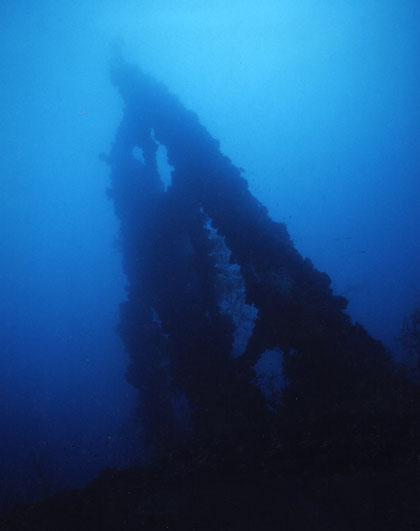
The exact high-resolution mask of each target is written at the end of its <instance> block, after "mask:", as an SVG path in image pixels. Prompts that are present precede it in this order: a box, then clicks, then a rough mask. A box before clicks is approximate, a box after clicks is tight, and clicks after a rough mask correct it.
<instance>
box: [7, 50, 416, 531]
mask: <svg viewBox="0 0 420 531" xmlns="http://www.w3.org/2000/svg"><path fill="white" fill-rule="evenodd" d="M112 81H113V83H114V85H115V86H116V87H117V88H118V90H119V92H120V94H121V96H122V98H123V100H124V104H125V109H124V116H123V119H122V122H121V125H120V126H119V129H118V132H117V136H116V140H115V143H114V145H113V147H112V150H111V153H110V154H109V156H104V159H105V160H106V161H107V163H108V164H109V165H110V169H111V187H110V190H109V196H110V198H112V200H113V201H114V205H115V211H116V214H117V216H118V218H119V219H120V222H121V248H122V256H123V261H124V269H125V273H126V275H127V279H128V286H127V300H126V301H125V302H123V303H122V305H121V319H120V333H121V336H122V338H123V340H124V343H125V346H126V349H127V351H128V352H129V354H130V357H131V364H130V367H129V369H128V373H127V377H128V380H129V381H130V382H131V383H132V384H133V385H135V386H136V387H137V388H138V389H139V391H140V406H139V415H140V420H141V423H142V426H143V444H147V445H149V447H150V448H152V449H153V450H154V452H155V456H156V459H155V461H154V462H153V463H151V464H149V465H148V466H147V467H143V468H132V469H129V470H127V471H122V472H113V471H104V472H103V473H102V474H101V476H100V477H99V478H97V479H96V480H95V481H94V482H92V483H91V484H90V485H88V486H87V487H86V488H85V489H82V490H80V491H76V492H73V493H61V494H58V495H55V496H54V497H52V498H50V499H48V500H47V501H46V502H44V503H43V504H39V505H34V506H29V507H19V508H18V509H16V511H15V512H14V513H12V514H11V515H10V516H9V517H8V518H7V519H6V520H5V521H4V522H3V525H4V528H5V529H9V530H12V529H19V530H23V529H31V530H32V531H33V530H34V529H43V530H46V529H54V530H55V529H101V530H104V529H133V530H134V529H136V530H138V529H147V530H158V529H159V530H160V529H172V530H178V529H179V530H182V531H185V530H198V529H199V530H209V531H216V530H218V531H221V530H223V531H227V530H238V531H239V530H241V531H242V530H244V529H249V530H256V529H261V530H274V529H284V530H287V531H293V530H296V531H301V530H302V531H303V530H306V529H313V530H324V531H325V530H336V531H338V530H340V531H356V530H357V531H361V530H364V529H366V530H372V529H381V530H383V531H385V530H389V531H391V530H392V531H395V530H396V529H401V530H404V531H409V530H413V531H414V530H415V529H419V528H420V514H419V504H418V496H419V494H420V490H419V481H418V479H419V477H418V468H419V455H420V427H419V426H420V424H419V416H420V407H419V406H420V390H419V387H418V385H417V384H416V383H415V381H414V380H413V379H412V378H410V377H408V376H407V375H406V374H405V373H404V372H403V371H402V369H400V368H399V367H398V366H397V365H395V364H394V363H393V361H392V360H391V358H390V356H389V354H388V352H387V351H386V349H385V348H384V346H383V345H382V344H381V343H380V342H378V341H376V340H374V339H373V338H372V337H370V336H369V335H368V334H367V332H366V331H365V330H364V328H363V327H362V326H361V325H360V324H352V322H351V321H350V319H349V316H348V315H347V314H346V313H345V308H346V304H347V301H346V300H345V299H344V298H343V297H340V296H336V295H334V294H333V293H332V290H331V287H330V279H329V277H328V275H326V274H325V273H321V272H319V271H317V270H316V269H315V268H314V267H313V265H312V263H311V262H310V261H309V260H308V259H303V258H302V257H301V256H300V255H299V253H298V252H297V250H296V249H295V248H294V246H293V243H292V241H291V239H290V237H289V235H288V232H287V230H286V227H285V225H284V224H281V223H276V222H274V221H273V220H271V219H270V218H269V216H268V214H267V211H266V209H265V208H264V207H263V206H262V205H261V204H260V203H259V202H258V201H257V200H256V199H255V197H253V196H252V194H251V193H250V191H249V190H248V186H247V182H246V180H245V179H244V178H243V177H242V175H241V171H240V170H239V169H238V168H236V167H235V166H234V165H233V164H232V162H231V161H230V160H229V159H228V158H227V157H226V156H224V155H223V154H222V153H221V152H220V150H219V144H218V142H217V141H216V140H215V139H213V138H212V137H211V136H210V134H209V133H208V132H207V131H206V129H205V128H204V127H203V126H202V125H201V124H200V122H199V120H198V118H197V116H196V115H195V114H194V113H192V112H190V111H188V110H186V109H185V108H184V107H183V106H182V104H181V103H180V101H179V100H178V99H177V98H176V97H175V96H173V95H172V94H170V93H169V92H168V91H167V89H166V88H165V87H164V86H163V85H162V84H160V83H158V82H156V81H155V80H153V79H152V78H150V77H149V76H147V75H146V74H144V73H143V72H142V71H140V70H139V69H137V68H136V67H134V66H132V65H129V64H126V63H125V62H124V61H122V60H117V61H115V63H114V65H113V68H112ZM161 145H163V146H165V147H166V150H167V157H168V162H169V164H170V165H171V166H172V168H173V171H172V183H171V185H170V186H168V187H167V188H166V189H165V186H164V183H163V182H162V179H161V177H160V174H159V170H158V164H157V153H158V150H159V149H160V146H161ZM265 355H269V356H272V357H274V356H278V357H279V358H280V360H279V361H280V362H281V365H282V367H283V371H282V372H283V374H282V384H281V387H280V388H279V387H277V388H275V389H271V391H270V392H267V389H264V388H263V386H262V385H260V384H259V382H258V379H257V371H256V364H257V363H258V361H259V360H260V359H261V357H262V356H265Z"/></svg>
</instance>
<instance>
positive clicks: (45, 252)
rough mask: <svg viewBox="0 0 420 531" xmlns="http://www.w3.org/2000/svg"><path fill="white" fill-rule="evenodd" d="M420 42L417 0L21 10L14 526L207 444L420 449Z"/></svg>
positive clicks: (4, 219)
mask: <svg viewBox="0 0 420 531" xmlns="http://www.w3.org/2000/svg"><path fill="white" fill-rule="evenodd" d="M419 35H420V4H418V2H416V1H413V0H407V1H405V2H398V1H396V0H384V1H382V2H379V1H376V0H365V1H361V0H354V1H352V2H342V1H334V0H326V1H325V2H318V1H316V0H302V1H299V2H293V1H292V0H283V1H273V0H262V1H261V2H258V4H255V3H254V2H250V1H247V0H243V1H239V0H232V1H231V2H229V3H228V4H227V3H226V2H222V1H220V0H213V1H210V0H203V1H201V2H199V3H198V2H193V1H192V0H174V1H172V2H170V1H168V0H156V1H151V0H144V1H141V0H138V1H134V0H129V1H127V2H118V1H115V0H105V1H102V2H98V1H96V0H94V1H92V2H79V1H76V2H67V1H64V2H60V3H57V2H52V1H50V0H42V1H40V2H36V3H35V2H32V1H23V0H17V1H16V2H13V3H5V2H3V3H2V5H1V7H0V43H1V48H0V61H1V71H2V75H1V81H0V94H1V101H2V109H1V128H0V140H1V145H2V156H1V159H0V175H1V177H0V201H1V205H0V237H1V261H0V268H1V269H0V271H1V277H0V290H1V291H0V294H1V296H0V340H1V343H0V345H1V347H0V348H1V357H0V408H1V409H0V411H1V413H0V434H1V436H0V508H1V509H2V510H6V509H9V507H10V506H11V504H12V503H14V502H20V501H26V502H33V501H35V500H39V499H44V498H46V497H48V496H50V495H52V494H53V493H54V492H56V491H58V490H61V489H71V488H80V487H82V486H84V485H85V484H86V483H88V481H90V480H92V479H93V478H94V477H95V476H97V475H98V473H99V472H100V471H101V470H103V469H115V470H123V469H127V468H128V467H130V466H133V465H140V464H143V465H145V464H148V463H150V462H151V461H152V460H153V457H154V456H155V455H156V452H157V453H159V452H163V453H164V452H167V451H168V450H170V449H171V448H172V446H173V444H172V443H173V442H174V441H176V443H177V444H178V445H184V444H186V441H187V442H188V440H189V439H188V437H189V436H188V433H191V432H192V433H194V441H197V440H198V441H208V440H211V441H212V442H211V444H210V443H209V444H210V447H211V448H213V445H214V444H215V445H216V447H217V451H216V450H215V455H216V454H217V455H219V454H218V453H217V452H221V450H220V448H219V446H218V445H219V443H217V444H216V443H214V441H220V440H222V439H223V440H224V443H225V444H226V445H227V447H229V448H230V446H232V447H235V448H241V452H242V451H243V452H244V454H245V455H248V454H247V451H248V450H247V448H248V446H252V447H253V448H254V449H255V448H259V449H260V450H261V452H268V453H267V455H268V454H269V455H270V456H271V455H272V453H269V451H268V450H267V445H268V446H270V445H271V446H270V452H274V450H273V449H272V447H273V445H274V442H273V441H277V439H276V437H274V436H273V433H274V431H276V430H279V431H280V432H282V435H281V437H280V439H279V440H281V442H279V443H278V444H279V447H280V446H281V448H282V449H283V450H282V451H284V452H287V456H288V459H292V458H290V455H293V459H295V458H296V459H299V460H301V459H302V460H303V461H305V463H306V462H309V461H310V459H312V458H310V457H308V456H309V455H312V454H311V452H314V453H315V454H316V455H317V465H316V467H318V466H319V467H321V466H322V463H324V459H326V460H330V461H328V462H329V463H330V464H331V467H332V469H333V468H334V467H337V470H338V469H339V468H340V466H341V465H339V464H338V463H340V462H341V463H344V462H345V461H346V460H348V462H349V463H350V462H351V463H352V466H354V467H358V466H361V465H360V462H362V461H363V466H365V461H364V460H363V459H365V457H366V456H367V457H366V460H367V462H369V463H370V461H369V459H371V460H372V463H373V462H374V463H375V466H376V464H377V463H379V462H380V466H381V467H382V468H383V467H384V466H385V465H384V463H387V464H388V463H390V462H391V461H392V462H393V459H394V458H395V460H396V462H398V463H397V464H398V465H400V464H401V463H403V464H404V466H406V465H407V463H408V461H409V459H408V457H407V456H408V455H409V456H410V459H411V458H413V459H414V456H415V454H416V452H417V455H420V448H418V447H417V446H416V445H417V443H418V442H419V441H420V436H419V435H418V434H419V433H420V431H419V425H420V410H419V409H418V405H419V404H420V400H419V398H418V397H419V386H418V382H419V379H418V378H419V376H418V369H419V368H420V353H419V344H420V340H419V333H418V330H419V328H420V318H419V311H420V310H419V309H420V248H419V241H420V238H419V226H420V223H419V212H420V200H419V197H420V184H419V176H420V156H419V153H420V135H419V131H420V129H419V125H420V91H419V88H420V62H419V57H420V37H419ZM289 237H290V239H289ZM307 259H309V260H307ZM320 272H325V273H326V274H323V273H320ZM330 281H331V284H330ZM344 298H345V299H347V300H348V305H347V308H346V301H345V299H344ZM355 323H360V325H361V326H359V325H355ZM354 325H355V326H354ZM375 340H377V341H375ZM311 349H313V351H312V350H311ZM340 349H342V352H343V353H346V356H345V358H346V361H345V364H344V365H341V361H336V358H335V357H334V356H336V354H337V352H339V351H340ZM197 352H201V354H202V360H205V361H201V362H200V363H195V360H196V358H195V356H197ZM313 352H316V354H317V355H316V356H311V353H312V354H313ZM146 353H147V355H146ZM226 353H230V356H226V355H225V354H226ZM279 353H280V354H279ZM263 354H264V355H263ZM308 375H309V376H308ZM314 375H316V376H314ZM361 375H362V376H361ZM364 377H366V381H365V383H363V382H364V380H363V378H364ZM255 378H256V379H257V380H258V381H259V382H260V383H259V386H258V385H256V384H255V382H256V381H257V380H255ZM329 378H331V379H330V380H329ZM352 378H354V380H353V382H356V381H357V382H361V383H360V387H358V385H359V384H357V385H356V384H355V385H354V388H355V389H357V390H356V391H355V390H354V389H352V387H353V385H352ZM332 379H334V382H335V383H334V384H332V383H331V381H332ZM264 382H265V383H264ZM267 382H268V383H267ZM320 382H322V383H323V384H325V389H324V390H322V391H319V388H318V387H319V383H320ZM366 387H367V388H366ZM336 388H337V389H336ZM324 391H325V392H324ZM347 392H348V393H349V394H348V396H349V397H350V396H351V397H353V395H352V394H351V393H359V395H358V398H357V399H354V398H348V396H347V395H346V394H345V393H347ZM323 393H324V394H323ZM328 393H330V395H328ZM373 396H374V398H373ZM304 397H306V398H307V399H308V401H311V404H312V405H311V406H310V407H309V406H306V403H305V400H304V399H303V398H304ZM331 397H333V399H332V402H331ZM334 397H335V398H336V400H337V402H336V405H337V408H336V409H335V408H334V407H333V406H334ZM301 398H302V400H301ZM394 398H395V401H394ZM352 400H353V401H352ZM357 400H360V403H358V402H357ZM328 401H330V403H329V402H328ZM301 402H303V404H301ZM331 403H332V404H333V405H332V406H331ZM343 404H344V405H343ZM349 404H350V405H349ZM395 404H398V405H395ZM330 406H331V407H330ZM282 408H284V410H285V411H286V412H285V413H284V412H283V409H282ZM317 408H318V409H317ZM340 408H342V409H340ZM346 408H347V409H346ZM375 408H377V409H375ZM393 408H394V409H395V410H398V413H395V410H394V409H393ZM365 410H366V411H365ZM377 410H378V411H380V414H378V415H377V414H376V412H377ZM320 411H323V412H324V413H325V415H324V416H323V415H320V413H319V412H320ZM337 411H338V418H336V417H335V416H334V415H336V414H337ZM342 412H345V414H346V415H347V414H348V415H349V418H351V419H352V420H351V421H350V420H348V419H347V417H346V420H344V417H345V415H344V413H342ZM365 413H366V418H365V417H364V415H365ZM394 413H395V415H396V417H395V418H397V420H395V421H394V417H393V416H392V415H394ZM276 415H278V417H279V419H280V420H278V419H277V416H276ZM352 415H353V416H352ZM375 415H376V416H375ZM387 415H389V417H388V416H387ZM361 416H363V418H364V419H365V420H364V421H363V422H366V423H367V424H369V423H370V422H371V423H372V426H373V427H369V428H366V426H364V427H363V429H362V431H361V432H359V431H357V430H358V429H359V428H354V426H356V424H357V421H356V420H354V419H360V417H361ZM273 418H275V419H276V420H273ZM321 418H322V421H321V420H320V419H321ZM378 418H380V420H378ZM256 419H258V420H256ZM296 419H301V423H299V422H300V421H297V420H296ZM326 419H327V420H326ZM328 419H330V423H331V424H328ZM331 419H333V420H331ZM324 423H325V425H324ZM346 423H347V424H346ZM315 425H316V426H317V427H316V428H314V426H315ZM350 425H351V426H350ZM353 429H354V430H356V431H357V434H358V435H357V438H358V442H357V443H356V442H354V445H353V443H348V444H347V442H343V441H345V440H346V439H351V437H352V434H353V433H355V432H353V431H352V430H353ZM323 430H325V431H323ZM330 430H331V431H334V430H335V435H331V437H330V439H329V438H328V437H329V436H328V437H326V436H325V433H326V432H328V433H329V431H330ZM387 430H388V431H387ZM393 430H394V431H393ZM390 431H392V434H393V435H392V436H389V441H391V442H390V443H389V445H388V446H386V444H385V443H384V447H385V446H386V449H385V450H384V449H383V448H381V449H380V445H379V444H378V443H377V442H373V441H374V439H375V441H377V438H378V437H380V438H382V440H383V441H388V439H386V437H387V436H388V435H384V434H385V433H386V434H388V433H390ZM256 432H258V437H257V436H256V435H255V433H256ZM360 433H362V434H361V435H360ZM396 433H400V434H409V435H407V436H405V435H404V442H403V443H402V442H401V441H400V440H399V439H398V436H397V435H396ZM261 434H267V435H264V437H263V436H262V435H261ZM359 435H360V437H359ZM401 437H403V435H401ZM355 439H356V436H355ZM263 440H264V441H263ZM268 440H270V443H267V441H268ZM308 441H310V442H308ZM200 444H204V443H202V442H200ZM229 445H230V446H229ZM247 445H248V446H247ZM340 445H342V446H343V448H344V447H345V450H343V451H340V450H337V448H340ZM242 447H243V448H242ZM330 447H333V448H334V450H331V454H329V453H328V452H330V449H329V448H330ZM200 448H201V446H200ZM295 448H299V451H297V450H296V453H294V451H295V450H294V449H295ZM314 448H315V449H314ZM320 448H322V450H320V452H318V450H319V449H320ZM416 448H417V450H416ZM326 449H327V450H326ZM365 450H366V451H365ZM255 451H256V450H255ZM275 451H276V452H277V451H278V449H276V450H275ZM229 452H230V450H229ZM229 452H227V454H229ZM317 452H318V453H317ZM381 452H382V453H381ZM362 453H364V454H366V456H365V457H364V458H363V459H359V457H360V455H361V454H362ZM359 454H360V455H359ZM229 455H230V454H229ZM319 455H321V457H320V458H318V456H319ZM326 455H327V456H328V457H325V456H326ZM400 455H401V456H403V457H401V459H400V457H398V456H400ZM296 456H298V457H296ZM183 458H184V457H183ZM267 459H268V458H267ZM270 459H271V457H270ZM194 462H195V463H196V461H194ZM321 462H322V463H321ZM311 463H312V461H311ZM320 463H321V464H320ZM393 463H394V462H393ZM410 463H411V461H410ZM394 465H395V463H394ZM308 466H309V465H308ZM311 466H312V465H311ZM314 466H315V465H314ZM378 466H379V465H378ZM410 466H411V465H410ZM316 467H315V468H316ZM309 468H310V466H309ZM253 470H254V469H253ZM311 470H312V469H311ZM317 470H318V469H317ZM340 470H341V469H340ZM352 470H353V469H352ZM404 473H405V472H404ZM101 477H103V478H106V477H107V476H106V473H105V475H104V473H102V476H101ZM295 502H296V500H295ZM295 502H294V503H295ZM296 503H297V502H296ZM152 505H153V503H152ZM296 507H298V504H297V505H296ZM308 507H309V506H306V505H305V506H304V509H303V511H306V510H310V509H308ZM158 512H159V511H155V512H154V513H153V514H157V513H158ZM144 514H148V512H147V510H145V511H144ZM164 514H165V518H166V517H167V512H165V511H164ZM127 528H128V527H127ZM266 528H267V529H268V527H266ZM10 529H12V527H11V528H10ZM149 529H152V527H149ZM153 529H154V528H153ZM156 529H157V527H156ZM202 529H205V528H204V527H202ZM206 529H207V528H206ZM209 529H210V528H209ZM214 529H216V528H214ZM220 529H222V527H220ZM223 529H224V528H223ZM226 529H227V528H226ZM232 529H233V528H232ZM255 529H257V527H255ZM290 529H295V528H294V527H292V526H291V527H290ZM296 529H297V528H296ZM337 529H338V528H337ZM349 529H350V528H349ZM351 529H353V528H351ZM407 529H408V527H407Z"/></svg>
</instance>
